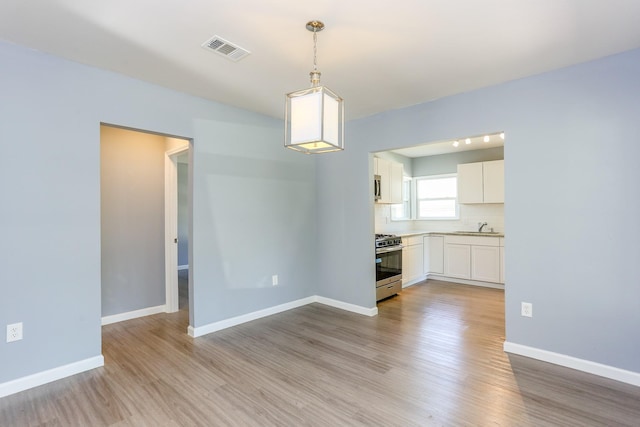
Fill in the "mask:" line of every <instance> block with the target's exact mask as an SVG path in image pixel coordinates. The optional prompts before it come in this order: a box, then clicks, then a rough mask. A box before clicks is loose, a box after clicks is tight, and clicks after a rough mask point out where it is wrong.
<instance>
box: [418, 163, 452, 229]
mask: <svg viewBox="0 0 640 427" xmlns="http://www.w3.org/2000/svg"><path fill="white" fill-rule="evenodd" d="M414 182H415V190H416V191H415V194H416V197H415V200H416V219H423V220H424V219H426V220H431V219H458V218H459V216H458V190H457V183H458V178H457V176H456V174H447V175H433V176H424V177H419V178H414Z"/></svg>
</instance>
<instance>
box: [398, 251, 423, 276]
mask: <svg viewBox="0 0 640 427" xmlns="http://www.w3.org/2000/svg"><path fill="white" fill-rule="evenodd" d="M422 258H423V255H422V242H420V244H419V245H412V246H407V247H405V248H403V249H402V284H403V285H405V284H407V283H410V282H414V281H416V280H418V279H420V278H422V275H423V270H424V268H423V267H422Z"/></svg>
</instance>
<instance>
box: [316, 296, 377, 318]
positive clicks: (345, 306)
mask: <svg viewBox="0 0 640 427" xmlns="http://www.w3.org/2000/svg"><path fill="white" fill-rule="evenodd" d="M315 302H318V303H320V304H324V305H328V306H331V307H335V308H339V309H341V310H345V311H350V312H352V313H357V314H362V315H364V316H369V317H372V316H377V315H378V307H373V308H367V307H362V306H360V305H355V304H349V303H348V302H342V301H338V300H335V299H331V298H325V297H321V296H317V295H316V296H315Z"/></svg>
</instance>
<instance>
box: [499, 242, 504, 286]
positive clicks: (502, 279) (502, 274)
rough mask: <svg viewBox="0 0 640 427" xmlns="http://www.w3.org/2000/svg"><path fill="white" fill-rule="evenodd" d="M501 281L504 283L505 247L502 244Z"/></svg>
mask: <svg viewBox="0 0 640 427" xmlns="http://www.w3.org/2000/svg"><path fill="white" fill-rule="evenodd" d="M500 283H504V248H503V247H502V246H500Z"/></svg>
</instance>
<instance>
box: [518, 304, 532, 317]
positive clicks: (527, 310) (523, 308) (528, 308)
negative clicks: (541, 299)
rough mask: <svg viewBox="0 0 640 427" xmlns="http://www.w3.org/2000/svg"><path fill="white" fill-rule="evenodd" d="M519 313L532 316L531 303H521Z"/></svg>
mask: <svg viewBox="0 0 640 427" xmlns="http://www.w3.org/2000/svg"><path fill="white" fill-rule="evenodd" d="M521 304H522V305H521V307H520V314H521V315H522V316H524V317H533V304H531V303H530V302H523V303H521Z"/></svg>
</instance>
